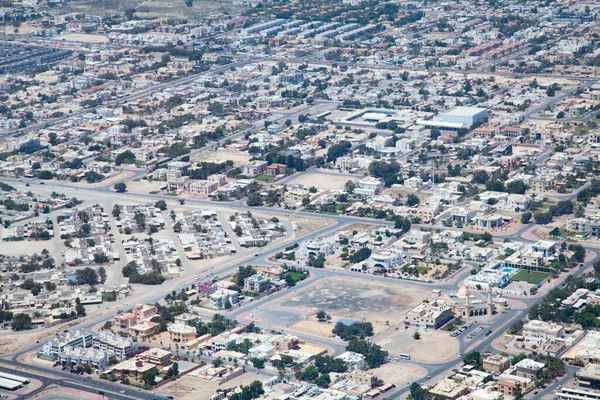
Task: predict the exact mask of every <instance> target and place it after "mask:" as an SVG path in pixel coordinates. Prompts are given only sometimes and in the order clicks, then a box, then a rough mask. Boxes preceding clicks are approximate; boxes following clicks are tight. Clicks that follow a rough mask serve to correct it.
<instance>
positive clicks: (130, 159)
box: [115, 150, 135, 165]
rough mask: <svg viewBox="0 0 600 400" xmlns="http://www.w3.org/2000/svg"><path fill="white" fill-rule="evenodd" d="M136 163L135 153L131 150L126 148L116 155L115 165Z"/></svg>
mask: <svg viewBox="0 0 600 400" xmlns="http://www.w3.org/2000/svg"><path fill="white" fill-rule="evenodd" d="M134 163H135V154H133V152H132V151H131V150H125V151H124V152H122V153H121V154H119V155H118V156H117V157H115V165H121V164H134Z"/></svg>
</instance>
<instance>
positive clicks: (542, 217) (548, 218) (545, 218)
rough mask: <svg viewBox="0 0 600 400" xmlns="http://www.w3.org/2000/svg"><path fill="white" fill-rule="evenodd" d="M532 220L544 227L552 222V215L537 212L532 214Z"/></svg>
mask: <svg viewBox="0 0 600 400" xmlns="http://www.w3.org/2000/svg"><path fill="white" fill-rule="evenodd" d="M533 219H535V222H536V223H538V224H540V225H545V224H548V223H550V222H552V214H551V213H549V212H538V213H535V214H533Z"/></svg>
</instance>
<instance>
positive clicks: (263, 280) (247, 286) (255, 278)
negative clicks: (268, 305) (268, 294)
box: [244, 274, 271, 293]
mask: <svg viewBox="0 0 600 400" xmlns="http://www.w3.org/2000/svg"><path fill="white" fill-rule="evenodd" d="M270 287H271V281H270V280H269V278H267V277H266V276H263V275H259V274H254V275H252V276H249V277H248V278H246V279H244V290H246V291H247V292H254V293H262V292H265V291H267V290H269V288H270Z"/></svg>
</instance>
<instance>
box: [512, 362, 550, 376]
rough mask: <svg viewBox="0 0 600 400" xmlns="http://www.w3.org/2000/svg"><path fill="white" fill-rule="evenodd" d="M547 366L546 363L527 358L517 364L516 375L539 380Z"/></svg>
mask: <svg viewBox="0 0 600 400" xmlns="http://www.w3.org/2000/svg"><path fill="white" fill-rule="evenodd" d="M545 366H546V364H544V363H541V362H537V361H533V360H531V359H529V358H526V359H524V360H521V361H519V362H518V363H516V364H515V369H516V371H515V375H516V376H520V377H523V378H528V379H532V380H537V379H539V378H540V376H541V375H542V370H543V369H544V367H545Z"/></svg>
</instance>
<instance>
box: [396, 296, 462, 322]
mask: <svg viewBox="0 0 600 400" xmlns="http://www.w3.org/2000/svg"><path fill="white" fill-rule="evenodd" d="M453 317H454V314H453V312H452V309H451V308H450V307H448V306H447V305H446V304H444V302H443V301H441V300H436V301H433V302H431V303H421V304H419V305H418V306H416V307H415V308H413V309H412V310H410V311H409V312H408V313H406V315H405V317H404V324H406V325H417V326H426V327H433V328H435V329H437V328H439V327H440V326H442V325H444V324H445V323H446V322H448V321H450V320H451V319H452V318H453Z"/></svg>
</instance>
